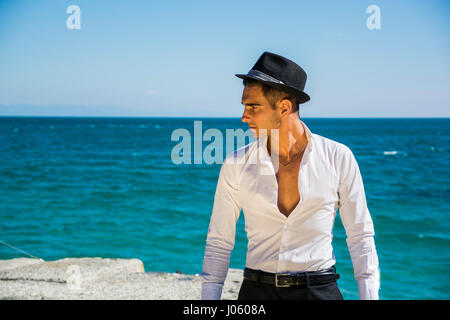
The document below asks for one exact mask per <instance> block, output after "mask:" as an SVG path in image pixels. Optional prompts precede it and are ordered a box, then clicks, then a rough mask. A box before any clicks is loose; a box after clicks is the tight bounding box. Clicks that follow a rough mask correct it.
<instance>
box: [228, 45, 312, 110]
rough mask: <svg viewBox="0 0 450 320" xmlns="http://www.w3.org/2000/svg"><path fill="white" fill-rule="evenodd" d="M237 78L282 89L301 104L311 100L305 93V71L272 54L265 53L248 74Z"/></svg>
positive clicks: (291, 62) (293, 63) (289, 61)
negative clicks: (252, 80)
mask: <svg viewBox="0 0 450 320" xmlns="http://www.w3.org/2000/svg"><path fill="white" fill-rule="evenodd" d="M236 77H238V78H241V79H245V78H250V79H255V80H258V81H260V82H263V83H265V84H267V85H269V86H272V87H274V88H277V89H280V90H282V91H284V92H286V93H288V94H290V95H292V97H294V98H296V99H297V100H298V102H299V103H305V102H307V101H309V99H310V97H309V95H307V94H306V93H305V92H303V90H304V89H305V84H306V78H307V76H306V72H305V70H303V69H302V68H301V67H300V66H299V65H298V64H296V63H295V62H293V61H291V60H289V59H286V58H285V57H282V56H280V55H277V54H274V53H271V52H267V51H266V52H264V53H263V54H262V55H261V57H259V59H258V61H256V63H255V65H254V66H253V68H251V69H250V71H249V72H248V73H247V74H236Z"/></svg>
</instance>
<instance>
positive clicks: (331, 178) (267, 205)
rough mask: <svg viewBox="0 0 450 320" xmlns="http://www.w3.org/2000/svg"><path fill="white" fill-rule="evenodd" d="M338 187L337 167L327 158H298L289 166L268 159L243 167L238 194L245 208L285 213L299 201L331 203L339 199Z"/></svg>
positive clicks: (315, 203)
mask: <svg viewBox="0 0 450 320" xmlns="http://www.w3.org/2000/svg"><path fill="white" fill-rule="evenodd" d="M300 164H301V167H300ZM338 188H339V176H338V174H337V171H336V169H335V167H334V166H333V165H332V164H328V163H327V162H324V161H322V162H320V161H312V160H311V159H309V160H308V161H305V159H304V160H303V162H302V159H301V158H300V159H298V162H297V163H296V164H293V165H292V166H289V167H286V168H283V166H281V165H280V166H279V167H278V168H277V167H274V166H273V164H272V163H270V162H268V161H267V162H264V163H259V164H253V165H249V166H247V167H246V168H245V170H243V172H242V174H241V176H240V183H239V197H240V202H241V206H242V208H244V210H245V209H246V208H248V209H250V211H253V212H255V211H256V212H260V213H264V212H268V213H269V212H273V211H274V210H275V212H276V211H281V212H282V213H283V212H284V213H286V212H289V211H290V212H292V210H294V209H295V207H296V206H297V204H298V203H299V202H300V201H301V204H302V207H303V206H315V205H317V206H321V205H324V204H328V205H334V204H335V203H337V202H338V200H339V195H338ZM280 209H281V210H280ZM290 212H289V213H290Z"/></svg>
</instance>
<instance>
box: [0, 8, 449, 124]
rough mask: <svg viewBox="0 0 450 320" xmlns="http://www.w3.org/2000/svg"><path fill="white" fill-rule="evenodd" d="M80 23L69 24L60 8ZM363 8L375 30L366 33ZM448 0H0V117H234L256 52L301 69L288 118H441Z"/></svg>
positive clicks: (445, 111) (444, 113)
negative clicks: (302, 99)
mask: <svg viewBox="0 0 450 320" xmlns="http://www.w3.org/2000/svg"><path fill="white" fill-rule="evenodd" d="M73 4H75V5H78V6H79V7H80V9H81V15H80V17H81V29H79V30H69V29H68V28H67V27H66V20H67V18H68V17H69V15H70V14H67V13H66V9H67V7H68V6H69V5H73ZM369 5H377V6H379V8H380V12H381V29H380V30H369V29H368V28H367V27H366V20H367V18H368V17H369V15H370V14H367V13H366V8H367V7H368V6H369ZM449 8H450V5H449V3H448V1H433V0H429V1H415V0H396V1H380V0H371V1H364V0H353V1H351V0H342V1H299V0H296V1H274V0H272V1H263V0H258V1H253V0H252V1H247V0H241V1H237V0H236V1H233V0H227V1H214V0H208V1H124V0H115V1H103V0H72V1H63V0H59V1H37V0H35V1H31V0H30V1H23V0H14V1H8V0H0V48H1V49H0V115H36V116H46V115H53V116H188V117H240V116H241V113H242V106H241V104H240V100H241V94H242V82H241V80H240V79H238V78H236V77H235V76H234V74H235V73H245V72H247V71H248V70H249V69H250V68H251V67H252V66H253V64H254V63H255V62H256V60H257V59H258V57H259V56H260V55H261V53H262V52H264V51H271V52H274V53H277V54H281V55H284V56H286V57H287V58H290V59H291V60H294V61H295V62H297V63H298V64H299V65H300V66H302V67H303V68H304V69H305V70H306V72H307V73H308V81H307V84H306V88H305V91H306V92H307V93H308V94H309V95H310V96H311V101H310V102H308V103H306V104H304V105H301V108H300V117H449V116H450V90H449V88H450V61H449V57H450V43H449V41H450V40H449V39H450V37H449V31H450V22H449V19H448V12H449Z"/></svg>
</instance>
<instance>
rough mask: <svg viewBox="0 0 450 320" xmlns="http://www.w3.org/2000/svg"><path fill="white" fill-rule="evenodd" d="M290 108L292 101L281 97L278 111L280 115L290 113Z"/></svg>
mask: <svg viewBox="0 0 450 320" xmlns="http://www.w3.org/2000/svg"><path fill="white" fill-rule="evenodd" d="M291 110H292V102H291V101H290V100H289V99H282V100H281V101H280V112H281V116H282V117H284V116H287V115H289V114H290V113H291Z"/></svg>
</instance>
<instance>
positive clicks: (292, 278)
mask: <svg viewBox="0 0 450 320" xmlns="http://www.w3.org/2000/svg"><path fill="white" fill-rule="evenodd" d="M244 279H247V280H250V281H256V282H261V283H267V284H271V285H274V286H276V287H277V288H281V287H291V286H300V285H310V284H321V283H327V282H330V281H335V280H337V279H339V274H338V273H336V268H335V267H334V266H332V267H331V268H329V269H326V270H319V271H308V272H299V273H269V272H264V271H260V270H253V269H249V268H245V269H244Z"/></svg>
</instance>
